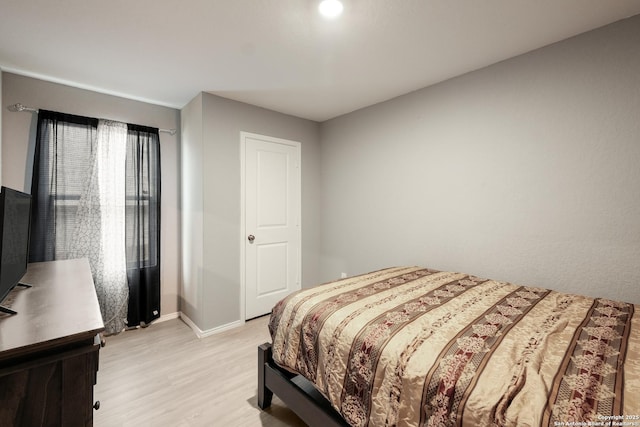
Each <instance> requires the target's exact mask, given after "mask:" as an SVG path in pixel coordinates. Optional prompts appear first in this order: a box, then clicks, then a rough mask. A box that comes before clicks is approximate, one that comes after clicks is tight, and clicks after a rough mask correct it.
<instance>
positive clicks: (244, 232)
mask: <svg viewBox="0 0 640 427" xmlns="http://www.w3.org/2000/svg"><path fill="white" fill-rule="evenodd" d="M247 138H256V139H261V140H264V141H267V142H271V143H274V144H284V145H289V146H293V147H296V148H297V149H298V158H297V160H296V161H297V167H296V171H297V175H298V176H297V179H298V183H299V188H298V191H299V192H300V194H299V197H298V206H297V209H296V211H297V215H298V246H299V248H300V250H299V251H298V254H299V255H298V283H299V284H300V287H302V144H301V143H300V142H298V141H292V140H288V139H283V138H276V137H273V136H267V135H261V134H258V133H251V132H245V131H240V321H241V322H242V323H243V324H244V323H245V322H246V320H247V319H246V295H247V282H246V264H247V262H246V261H247V258H246V238H247V230H246V206H245V197H246V194H245V193H246V182H245V175H246V139H247Z"/></svg>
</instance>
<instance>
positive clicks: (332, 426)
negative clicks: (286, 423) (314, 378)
mask: <svg viewBox="0 0 640 427" xmlns="http://www.w3.org/2000/svg"><path fill="white" fill-rule="evenodd" d="M274 393H275V394H276V395H277V396H278V397H279V398H280V400H282V401H283V402H284V403H285V404H286V405H287V407H288V408H289V409H291V410H292V411H293V412H295V413H296V415H298V417H300V419H302V421H304V422H305V423H306V424H307V425H309V426H310V427H325V426H326V427H349V424H347V422H346V421H345V420H344V419H343V418H342V417H341V416H340V414H338V412H336V410H335V409H333V407H332V406H331V404H330V403H329V401H328V400H327V399H325V398H324V396H322V394H320V392H318V390H316V389H315V388H314V387H313V386H312V385H311V383H310V382H309V381H307V380H306V379H305V378H303V377H302V376H301V375H296V374H292V373H291V372H289V371H287V370H285V369H282V368H280V367H279V366H278V365H276V363H275V362H274V361H273V358H272V357H271V344H269V343H265V344H262V345H260V346H258V406H259V407H260V408H261V409H266V408H268V407H269V406H271V398H272V397H273V394H274Z"/></svg>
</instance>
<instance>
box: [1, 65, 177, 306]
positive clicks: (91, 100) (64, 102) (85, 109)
mask: <svg viewBox="0 0 640 427" xmlns="http://www.w3.org/2000/svg"><path fill="white" fill-rule="evenodd" d="M1 99H2V108H3V109H4V108H6V107H7V106H8V105H12V104H15V103H18V102H19V103H21V104H24V105H26V106H29V107H34V108H42V109H46V110H52V111H59V112H63V113H70V114H77V115H81V116H89V117H98V118H107V119H112V120H119V121H123V122H126V123H135V124H140V125H145V126H153V127H159V128H165V129H167V128H175V129H177V130H178V133H177V134H176V135H174V136H172V135H169V134H167V133H160V153H161V162H162V164H161V167H162V207H161V218H162V219H161V221H162V222H161V236H160V238H161V245H162V247H161V255H160V256H161V259H162V267H161V286H162V289H161V315H169V314H173V313H176V312H177V311H178V284H179V275H178V272H179V268H180V241H179V238H180V213H179V192H178V191H179V175H180V172H179V171H180V169H179V166H180V111H179V110H176V109H173V108H167V107H161V106H157V105H151V104H147V103H144V102H139V101H132V100H129V99H124V98H120V97H117V96H111V95H105V94H102V93H97V92H92V91H89V90H84V89H78V88H73V87H69V86H65V85H61V84H57V83H51V82H46V81H43V80H38V79H34V78H30V77H25V76H20V75H16V74H13V73H7V72H4V73H2V98H1ZM36 124H37V117H36V115H35V114H33V113H28V112H9V111H3V113H2V184H3V185H5V186H8V187H12V188H15V189H18V190H26V191H27V192H30V191H31V172H32V164H33V150H34V146H35V132H36Z"/></svg>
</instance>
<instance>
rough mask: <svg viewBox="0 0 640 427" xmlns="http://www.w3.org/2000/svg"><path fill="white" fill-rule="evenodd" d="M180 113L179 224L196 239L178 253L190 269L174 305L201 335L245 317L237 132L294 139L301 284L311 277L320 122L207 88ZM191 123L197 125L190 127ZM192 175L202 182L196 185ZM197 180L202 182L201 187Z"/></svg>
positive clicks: (314, 277)
mask: <svg viewBox="0 0 640 427" xmlns="http://www.w3.org/2000/svg"><path fill="white" fill-rule="evenodd" d="M182 114H183V119H182V120H183V126H184V134H183V142H184V150H185V154H184V156H185V157H184V160H183V161H184V163H183V175H182V185H183V195H184V196H183V197H184V199H183V207H184V211H183V217H184V219H183V223H184V225H185V227H189V229H192V230H194V232H197V230H201V233H202V234H201V236H202V242H201V243H196V244H194V246H193V247H192V248H193V252H192V253H190V254H187V253H186V251H185V254H184V261H183V263H184V264H183V271H184V272H189V273H188V274H185V275H184V276H183V285H182V286H183V289H184V290H185V292H184V295H185V298H186V300H185V301H183V302H182V303H181V307H183V310H184V311H185V313H186V314H187V316H189V318H191V320H193V321H194V323H196V325H197V326H198V327H199V328H200V329H201V330H203V331H205V332H206V331H208V330H211V329H215V328H217V327H221V326H224V325H228V324H230V323H233V322H236V321H239V320H244V319H240V303H241V301H240V239H241V236H240V226H241V223H240V219H241V218H240V132H241V131H246V132H252V133H257V134H262V135H267V136H272V137H277V138H283V139H289V140H294V141H298V142H300V143H301V146H302V252H303V258H302V286H310V285H314V284H316V283H317V282H318V280H319V261H318V260H319V248H320V168H319V166H320V164H319V159H320V141H319V125H318V123H316V122H313V121H309V120H304V119H300V118H297V117H293V116H288V115H285V114H281V113H277V112H274V111H270V110H266V109H263V108H260V107H255V106H252V105H248V104H244V103H241V102H237V101H232V100H229V99H225V98H221V97H219V96H215V95H211V94H208V93H201V94H200V95H198V96H197V97H196V98H195V99H194V100H193V101H191V102H190V103H189V104H188V105H187V106H186V107H185V108H184V109H183V110H182ZM199 116H200V117H199ZM198 126H201V127H202V128H201V129H197V127H198ZM198 156H200V158H199V159H198ZM187 162H189V163H190V164H191V166H189V165H187ZM193 163H196V164H193ZM197 163H201V164H197ZM199 180H201V181H202V184H199V183H198V181H199ZM192 185H194V186H195V187H193V188H195V189H197V191H201V192H202V195H201V196H199V195H194V196H189V198H190V199H187V198H186V194H187V192H191V191H192V187H191V186H192ZM199 185H202V187H201V189H200V187H199ZM200 209H201V210H200ZM187 233H188V232H187V230H186V229H185V236H184V239H185V240H184V243H185V244H187V240H188V239H190V237H191V236H188V235H187ZM196 238H197V237H196ZM199 247H201V252H200V253H198V251H199ZM188 250H190V251H191V250H192V249H188ZM199 263H201V264H199ZM187 310H190V311H187ZM191 310H195V311H196V312H193V311H191Z"/></svg>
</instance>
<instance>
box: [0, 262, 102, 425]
mask: <svg viewBox="0 0 640 427" xmlns="http://www.w3.org/2000/svg"><path fill="white" fill-rule="evenodd" d="M22 282H23V283H26V284H29V285H32V287H31V288H21V287H16V288H15V289H14V290H13V291H12V292H11V293H10V294H9V297H8V298H7V299H5V302H4V303H3V305H7V303H8V304H10V308H11V309H12V310H15V311H17V312H18V314H16V315H13V316H10V315H5V314H1V313H0V426H3V427H5V426H29V427H36V426H47V427H49V426H51V427H53V426H65V427H67V426H91V425H93V411H94V406H96V409H97V407H99V402H94V400H93V387H94V385H95V384H96V377H97V371H98V353H99V350H100V339H99V333H100V332H102V331H103V330H104V324H103V322H102V316H101V315H100V307H99V305H98V298H97V296H96V291H95V288H94V285H93V279H92V277H91V270H90V269H89V262H88V261H87V260H86V259H76V260H66V261H52V262H39V263H33V264H29V267H28V269H27V274H26V275H25V276H24V277H23V279H22Z"/></svg>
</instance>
